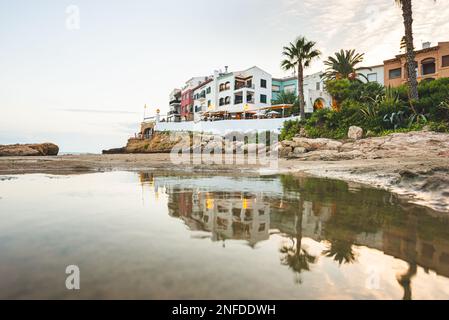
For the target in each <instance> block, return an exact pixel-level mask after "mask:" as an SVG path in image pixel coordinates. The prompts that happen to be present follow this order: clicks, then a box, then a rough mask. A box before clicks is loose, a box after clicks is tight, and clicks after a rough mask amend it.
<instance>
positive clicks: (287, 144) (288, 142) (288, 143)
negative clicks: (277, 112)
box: [281, 138, 294, 147]
mask: <svg viewBox="0 0 449 320" xmlns="http://www.w3.org/2000/svg"><path fill="white" fill-rule="evenodd" d="M293 139H294V138H293ZM281 145H282V146H283V147H292V146H293V145H294V142H293V141H291V140H283V141H281Z"/></svg>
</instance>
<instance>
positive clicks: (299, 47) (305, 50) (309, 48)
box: [281, 37, 321, 119]
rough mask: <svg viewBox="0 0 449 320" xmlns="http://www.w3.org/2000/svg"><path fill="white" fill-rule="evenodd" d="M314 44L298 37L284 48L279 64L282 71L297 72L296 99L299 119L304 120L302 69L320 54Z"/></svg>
mask: <svg viewBox="0 0 449 320" xmlns="http://www.w3.org/2000/svg"><path fill="white" fill-rule="evenodd" d="M315 45H316V42H313V41H308V40H307V39H306V38H305V37H298V38H297V39H296V40H295V41H294V42H290V44H289V46H287V47H284V51H283V52H282V55H283V56H284V57H285V59H284V60H282V62H281V67H282V68H283V69H284V70H295V71H296V70H297V75H298V98H299V110H300V116H301V119H304V118H305V111H304V108H305V104H306V103H305V101H304V69H305V68H307V67H309V66H310V64H311V63H312V61H313V59H315V58H318V57H319V56H320V55H321V52H320V51H319V50H317V49H315Z"/></svg>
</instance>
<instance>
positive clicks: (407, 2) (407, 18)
mask: <svg viewBox="0 0 449 320" xmlns="http://www.w3.org/2000/svg"><path fill="white" fill-rule="evenodd" d="M395 1H396V4H397V5H398V6H400V7H401V8H402V17H403V18H404V27H405V49H406V52H405V56H406V59H407V75H408V77H407V81H408V86H409V97H410V99H418V98H419V96H418V80H416V72H415V69H416V62H415V51H414V49H415V48H414V46H413V29H412V24H413V16H412V15H413V12H412V0H395Z"/></svg>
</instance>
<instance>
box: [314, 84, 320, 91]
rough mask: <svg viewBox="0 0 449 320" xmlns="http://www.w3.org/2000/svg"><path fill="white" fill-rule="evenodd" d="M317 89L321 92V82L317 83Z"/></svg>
mask: <svg viewBox="0 0 449 320" xmlns="http://www.w3.org/2000/svg"><path fill="white" fill-rule="evenodd" d="M315 87H316V90H320V87H321V86H320V82H317V83H316V85H315Z"/></svg>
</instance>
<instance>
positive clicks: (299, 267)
mask: <svg viewBox="0 0 449 320" xmlns="http://www.w3.org/2000/svg"><path fill="white" fill-rule="evenodd" d="M303 207H304V206H303V200H300V201H299V208H298V211H297V212H296V214H295V235H291V236H290V237H289V238H290V240H291V243H284V244H283V245H282V246H281V249H280V250H279V251H280V253H281V254H282V256H281V263H282V264H283V265H285V266H288V267H289V268H290V269H291V270H293V271H294V272H295V277H296V278H295V281H296V283H298V284H300V283H302V279H301V273H302V272H303V271H309V270H310V264H312V263H315V262H316V260H317V258H316V257H315V256H313V255H311V254H309V253H308V252H307V250H306V249H305V248H303V247H302V216H303Z"/></svg>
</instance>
